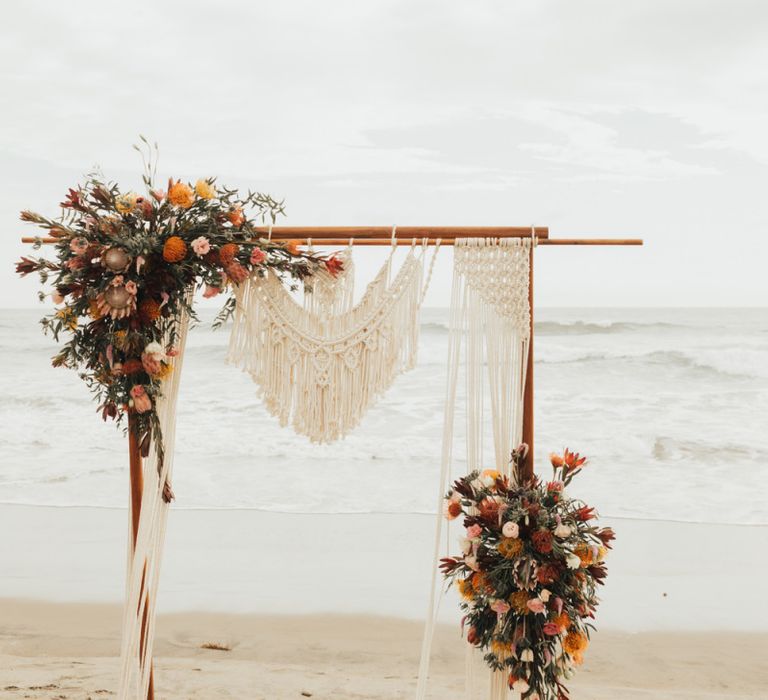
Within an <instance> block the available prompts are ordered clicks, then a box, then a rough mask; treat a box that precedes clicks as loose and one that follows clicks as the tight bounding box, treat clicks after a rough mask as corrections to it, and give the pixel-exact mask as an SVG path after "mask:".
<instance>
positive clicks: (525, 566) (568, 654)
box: [440, 445, 615, 700]
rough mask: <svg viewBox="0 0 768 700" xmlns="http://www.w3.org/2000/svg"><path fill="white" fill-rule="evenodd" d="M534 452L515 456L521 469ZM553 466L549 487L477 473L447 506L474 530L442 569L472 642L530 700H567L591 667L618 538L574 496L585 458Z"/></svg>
mask: <svg viewBox="0 0 768 700" xmlns="http://www.w3.org/2000/svg"><path fill="white" fill-rule="evenodd" d="M526 452H527V446H525V445H522V446H521V447H520V448H518V450H516V451H515V452H514V453H513V454H512V462H513V465H514V466H515V468H516V467H517V465H518V464H519V463H520V461H521V460H522V458H523V457H524V456H525V453H526ZM550 459H551V461H552V466H553V469H554V476H553V480H552V481H550V482H548V483H543V482H541V481H539V479H538V478H537V477H535V476H534V478H533V479H532V480H531V481H527V482H525V483H522V484H519V485H516V484H512V483H510V480H509V479H508V478H507V477H506V476H503V475H502V474H500V473H499V472H498V471H495V470H490V469H487V470H485V471H483V472H478V471H475V472H472V473H470V474H469V475H467V476H465V477H463V478H461V479H458V480H457V481H456V482H455V483H454V485H453V488H452V489H451V490H450V491H448V493H447V494H446V496H445V502H444V514H445V517H446V518H448V519H449V520H454V519H456V518H458V517H460V516H463V517H464V526H465V527H466V537H465V538H464V539H462V551H463V553H462V555H461V556H457V557H447V558H444V559H442V560H441V562H442V563H441V565H440V568H441V569H442V571H443V574H444V576H445V577H446V579H447V580H448V581H450V582H452V583H455V584H456V587H457V588H458V592H459V594H460V596H461V599H462V601H461V604H460V605H461V609H462V611H464V612H465V613H466V615H465V617H464V618H463V620H462V626H464V625H467V626H468V632H467V641H468V642H469V644H471V645H473V646H475V647H477V648H479V649H481V650H482V651H483V652H485V655H484V659H485V661H486V663H487V664H488V665H489V666H490V667H491V668H492V669H495V670H497V671H500V672H501V671H503V672H505V673H508V674H509V675H508V685H509V687H510V688H511V689H512V690H514V691H516V692H519V693H521V694H522V697H523V698H524V700H567V699H568V690H567V688H566V687H565V686H564V685H563V683H562V681H563V679H568V678H570V677H571V675H572V673H573V668H574V666H575V665H579V664H581V663H582V660H583V654H584V651H585V650H586V648H587V645H588V643H589V630H590V628H592V629H594V627H593V626H592V625H591V624H590V623H589V622H587V620H588V619H590V618H594V612H595V609H596V608H597V605H598V597H597V594H596V589H597V584H601V585H602V583H603V579H604V578H605V577H606V574H607V571H606V568H605V565H604V564H603V559H604V557H605V556H606V554H607V551H608V548H610V547H611V544H610V543H611V541H612V540H613V539H614V537H615V536H614V532H613V530H611V529H610V528H607V527H606V528H598V527H596V526H594V525H592V524H590V521H591V520H593V519H594V518H596V514H595V511H594V509H592V508H590V507H589V506H587V505H586V504H585V503H584V502H583V501H579V500H576V499H571V498H569V497H568V496H567V495H566V492H565V487H567V486H568V485H569V484H570V483H571V480H572V479H573V477H574V476H576V474H578V473H579V472H580V471H581V468H582V466H583V465H584V464H585V462H586V458H584V457H581V456H579V454H578V453H573V452H570V451H569V450H567V449H566V450H565V453H564V454H563V455H557V454H552V455H551V456H550Z"/></svg>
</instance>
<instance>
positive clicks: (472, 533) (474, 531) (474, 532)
mask: <svg viewBox="0 0 768 700" xmlns="http://www.w3.org/2000/svg"><path fill="white" fill-rule="evenodd" d="M482 531H483V528H482V527H480V525H472V526H470V527H468V528H467V538H468V539H470V540H473V539H475V537H480V533H481V532H482Z"/></svg>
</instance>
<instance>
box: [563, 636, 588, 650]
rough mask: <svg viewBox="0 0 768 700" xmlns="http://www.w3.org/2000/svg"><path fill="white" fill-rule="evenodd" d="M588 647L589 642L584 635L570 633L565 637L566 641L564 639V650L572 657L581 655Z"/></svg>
mask: <svg viewBox="0 0 768 700" xmlns="http://www.w3.org/2000/svg"><path fill="white" fill-rule="evenodd" d="M588 646H589V640H588V639H587V638H586V637H585V636H584V635H583V634H580V633H579V632H576V631H574V632H569V633H568V634H566V635H565V639H563V649H564V650H565V652H566V653H568V654H570V655H571V656H574V655H575V654H580V653H581V652H583V651H585V650H586V648H587V647H588Z"/></svg>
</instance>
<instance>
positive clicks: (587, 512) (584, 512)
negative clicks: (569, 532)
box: [573, 506, 595, 521]
mask: <svg viewBox="0 0 768 700" xmlns="http://www.w3.org/2000/svg"><path fill="white" fill-rule="evenodd" d="M573 515H574V517H575V518H576V520H584V521H586V520H591V519H592V518H594V517H595V509H594V508H590V507H589V506H582V507H581V508H579V509H578V510H577V511H576V512H575V513H574V514H573Z"/></svg>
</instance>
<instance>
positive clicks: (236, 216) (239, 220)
mask: <svg viewBox="0 0 768 700" xmlns="http://www.w3.org/2000/svg"><path fill="white" fill-rule="evenodd" d="M227 219H228V220H229V223H230V224H232V225H233V226H242V225H243V223H244V222H245V214H243V210H242V209H240V207H238V208H237V209H233V210H232V211H230V212H229V213H228V214H227Z"/></svg>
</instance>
